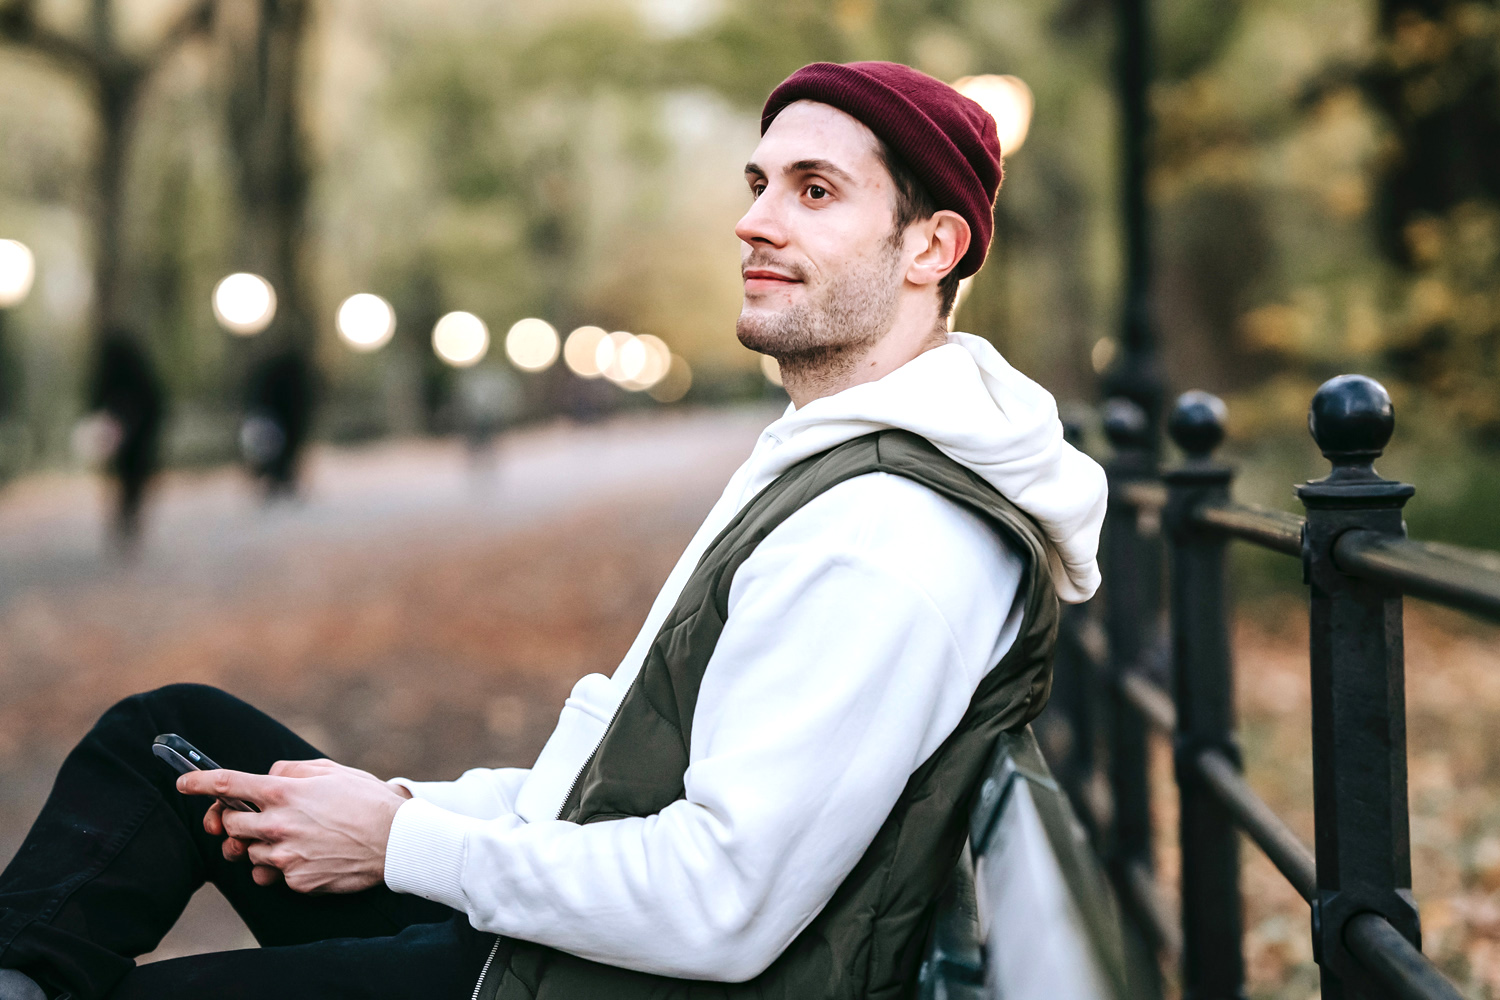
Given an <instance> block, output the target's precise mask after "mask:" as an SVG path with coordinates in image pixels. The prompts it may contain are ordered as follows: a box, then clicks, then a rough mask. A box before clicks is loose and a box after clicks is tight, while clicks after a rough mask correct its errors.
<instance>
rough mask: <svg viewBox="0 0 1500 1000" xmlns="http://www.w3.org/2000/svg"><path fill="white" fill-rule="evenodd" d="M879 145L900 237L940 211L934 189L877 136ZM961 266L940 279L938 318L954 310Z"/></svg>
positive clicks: (893, 232) (894, 234)
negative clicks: (893, 193) (892, 191)
mask: <svg viewBox="0 0 1500 1000" xmlns="http://www.w3.org/2000/svg"><path fill="white" fill-rule="evenodd" d="M875 141H876V142H877V143H879V146H880V150H879V151H880V160H881V162H882V163H884V164H885V169H886V171H887V172H888V173H889V174H890V175H891V181H892V183H893V184H894V185H895V187H896V212H895V226H894V227H893V228H892V231H891V235H892V236H893V237H896V236H900V235H901V234H902V233H904V232H906V227H907V226H909V225H911V224H912V223H913V222H916V221H917V220H919V219H930V218H932V217H933V216H934V215H936V214H937V211H938V204H937V200H936V199H934V198H933V197H932V192H930V191H928V190H927V185H925V184H923V183H922V181H921V179H920V178H918V177H917V175H916V174H915V173H913V172H912V169H911V167H909V166H907V164H906V161H905V160H903V159H902V158H901V156H900V154H898V153H897V152H896V151H895V150H894V149H892V148H891V147H890V146H889V145H888V144H887V143H886V142H885V140H883V139H878V138H877V139H876V140H875ZM960 280H961V279H960V278H959V276H958V268H957V267H955V268H954V269H953V270H951V271H949V272H948V273H947V274H945V275H943V280H942V281H940V282H938V319H947V318H948V314H949V313H951V312H952V311H953V303H954V301H955V300H956V299H957V298H958V283H959V281H960Z"/></svg>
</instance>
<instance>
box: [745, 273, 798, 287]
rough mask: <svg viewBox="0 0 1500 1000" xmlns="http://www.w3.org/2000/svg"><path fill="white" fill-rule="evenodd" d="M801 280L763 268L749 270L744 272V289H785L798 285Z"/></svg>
mask: <svg viewBox="0 0 1500 1000" xmlns="http://www.w3.org/2000/svg"><path fill="white" fill-rule="evenodd" d="M800 284H802V281H801V279H799V278H793V277H790V276H788V275H785V274H780V273H778V272H776V271H767V270H765V269H763V268H751V269H750V270H748V271H746V272H745V287H746V288H750V287H756V288H786V287H787V286H789V285H800Z"/></svg>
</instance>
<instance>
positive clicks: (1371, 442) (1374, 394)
mask: <svg viewBox="0 0 1500 1000" xmlns="http://www.w3.org/2000/svg"><path fill="white" fill-rule="evenodd" d="M1307 429H1308V430H1310V431H1312V436H1313V440H1314V441H1316V442H1318V449H1319V450H1320V451H1322V452H1323V455H1324V457H1325V458H1327V459H1328V460H1329V461H1330V462H1332V463H1333V464H1334V466H1335V467H1346V466H1368V465H1369V464H1370V463H1371V462H1373V461H1375V459H1376V458H1378V457H1380V453H1381V452H1382V451H1383V450H1385V446H1386V443H1387V442H1389V441H1390V439H1391V433H1392V432H1393V431H1394V430H1395V429H1396V412H1395V410H1393V409H1392V408H1391V397H1390V394H1389V393H1387V392H1386V391H1385V386H1383V385H1381V384H1380V383H1379V382H1377V381H1375V380H1374V379H1372V378H1369V377H1367V376H1365V375H1340V376H1338V377H1337V378H1331V379H1329V380H1328V381H1327V382H1324V383H1323V384H1322V385H1321V386H1320V387H1319V388H1318V391H1317V393H1316V394H1315V395H1314V396H1313V399H1312V406H1311V407H1309V408H1308V411H1307Z"/></svg>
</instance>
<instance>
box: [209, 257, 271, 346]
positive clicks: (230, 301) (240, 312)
mask: <svg viewBox="0 0 1500 1000" xmlns="http://www.w3.org/2000/svg"><path fill="white" fill-rule="evenodd" d="M213 302H214V316H215V318H217V319H218V321H219V325H220V326H222V327H224V329H226V330H228V331H229V332H230V333H237V334H239V335H240V336H242V337H249V336H253V335H254V334H257V333H260V332H261V331H262V330H264V329H265V328H266V327H268V326H270V325H271V320H273V319H275V318H276V289H274V288H272V287H271V283H270V282H269V281H267V280H266V279H265V278H262V277H261V276H260V275H258V274H250V273H248V272H245V271H241V272H239V273H237V274H231V275H229V276H228V277H226V278H223V279H221V280H220V281H219V283H218V284H217V285H215V286H214V298H213Z"/></svg>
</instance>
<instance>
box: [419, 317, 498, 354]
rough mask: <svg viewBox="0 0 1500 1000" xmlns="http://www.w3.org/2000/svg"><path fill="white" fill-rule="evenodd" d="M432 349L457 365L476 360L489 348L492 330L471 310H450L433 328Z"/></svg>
mask: <svg viewBox="0 0 1500 1000" xmlns="http://www.w3.org/2000/svg"><path fill="white" fill-rule="evenodd" d="M432 349H433V350H434V351H436V352H437V356H438V357H440V358H442V359H443V360H444V361H446V362H447V363H448V364H450V365H452V366H453V367H455V368H468V367H469V366H470V365H473V364H477V363H478V362H479V359H480V358H483V357H484V355H485V352H486V351H488V350H489V349H490V330H489V327H487V326H485V325H484V320H482V319H480V318H479V317H478V316H475V315H474V314H473V313H470V312H451V313H448V315H446V316H444V317H443V318H442V319H440V320H438V321H437V324H436V325H435V326H433V328H432Z"/></svg>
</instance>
